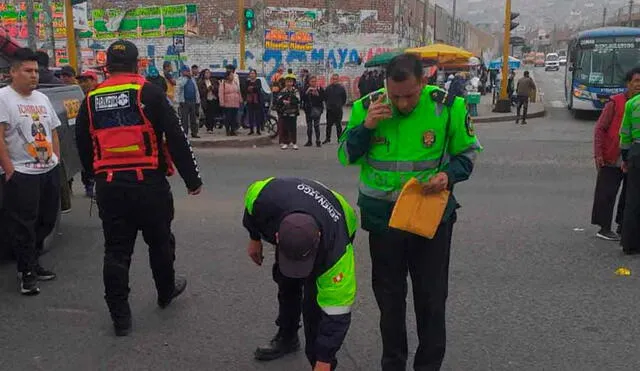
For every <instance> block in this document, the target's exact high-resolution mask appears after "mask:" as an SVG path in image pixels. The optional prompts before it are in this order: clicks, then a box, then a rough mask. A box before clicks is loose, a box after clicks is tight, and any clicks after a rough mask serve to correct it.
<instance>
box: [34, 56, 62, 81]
mask: <svg viewBox="0 0 640 371" xmlns="http://www.w3.org/2000/svg"><path fill="white" fill-rule="evenodd" d="M36 57H37V58H38V75H39V77H38V83H39V84H62V80H60V79H59V78H57V77H56V76H55V75H54V74H53V71H51V70H50V69H49V54H47V53H46V52H43V51H37V52H36Z"/></svg>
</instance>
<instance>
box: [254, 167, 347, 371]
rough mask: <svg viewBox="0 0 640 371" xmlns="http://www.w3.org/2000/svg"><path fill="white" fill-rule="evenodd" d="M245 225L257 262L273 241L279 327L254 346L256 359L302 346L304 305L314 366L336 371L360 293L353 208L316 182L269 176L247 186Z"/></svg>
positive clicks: (307, 348) (307, 349)
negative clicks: (265, 245) (263, 343)
mask: <svg viewBox="0 0 640 371" xmlns="http://www.w3.org/2000/svg"><path fill="white" fill-rule="evenodd" d="M243 224H244V226H245V228H246V229H247V230H248V231H249V236H250V238H251V241H250V242H249V249H248V252H249V256H250V257H251V259H252V260H253V261H254V262H255V263H256V264H258V265H262V260H263V255H262V242H261V241H262V240H263V239H264V240H265V241H267V242H269V243H271V244H273V245H276V262H275V264H274V265H273V280H274V281H275V282H276V283H277V284H278V304H279V314H278V319H277V320H276V325H277V326H278V327H279V330H278V333H277V334H276V336H275V337H274V338H273V340H271V342H270V343H269V345H267V346H264V347H259V348H258V349H257V350H256V353H255V357H256V359H258V360H263V361H267V360H273V359H276V358H279V357H282V356H283V355H285V354H287V353H290V352H293V351H296V350H297V349H298V348H299V346H300V342H299V340H298V328H299V327H300V325H299V321H300V312H301V310H302V314H303V319H304V331H305V339H306V346H305V352H306V355H307V359H308V360H309V362H310V363H311V366H312V367H313V370H315V371H321V370H322V371H324V370H327V371H328V370H333V369H335V368H336V365H337V361H336V352H337V351H338V350H339V349H340V347H341V345H342V342H343V341H344V338H345V336H346V334H347V330H348V328H349V325H350V323H351V305H352V304H353V302H354V299H355V293H356V277H355V269H354V254H353V246H352V242H353V238H354V236H355V232H356V228H357V218H356V214H355V212H354V210H353V208H351V206H349V204H348V203H347V201H346V200H345V199H344V197H342V196H341V195H340V194H338V193H337V192H334V191H331V190H330V189H328V188H327V187H325V186H324V185H322V184H320V183H318V182H315V181H312V180H306V179H299V178H268V179H265V180H261V181H258V182H255V183H253V184H252V185H251V186H250V187H249V189H248V191H247V194H246V197H245V211H244V218H243ZM303 291H304V296H303ZM303 297H304V299H303ZM301 302H302V308H301V305H300V303H301Z"/></svg>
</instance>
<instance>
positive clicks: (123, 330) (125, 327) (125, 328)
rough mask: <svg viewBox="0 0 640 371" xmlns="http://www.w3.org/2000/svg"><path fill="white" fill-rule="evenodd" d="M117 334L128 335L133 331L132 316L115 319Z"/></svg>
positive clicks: (114, 325) (114, 326)
mask: <svg viewBox="0 0 640 371" xmlns="http://www.w3.org/2000/svg"><path fill="white" fill-rule="evenodd" d="M113 330H114V331H115V333H116V336H127V335H129V334H130V333H131V318H127V319H121V320H118V321H113Z"/></svg>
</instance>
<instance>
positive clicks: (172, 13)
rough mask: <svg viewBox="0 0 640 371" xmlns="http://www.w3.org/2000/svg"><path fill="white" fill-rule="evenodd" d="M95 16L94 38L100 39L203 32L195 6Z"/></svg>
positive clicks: (105, 11)
mask: <svg viewBox="0 0 640 371" xmlns="http://www.w3.org/2000/svg"><path fill="white" fill-rule="evenodd" d="M91 15H92V18H93V28H94V30H95V32H94V35H92V36H91V37H94V38H96V39H116V38H139V37H143V38H144V37H163V36H167V37H170V36H174V35H187V36H189V35H197V34H198V32H199V30H198V11H197V6H196V5H195V4H183V5H166V6H146V7H139V8H136V9H131V10H129V11H126V12H125V11H123V10H120V9H94V10H93V11H92V12H91ZM83 36H85V35H83ZM85 37H86V36H85Z"/></svg>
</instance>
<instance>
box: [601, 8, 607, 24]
mask: <svg viewBox="0 0 640 371" xmlns="http://www.w3.org/2000/svg"><path fill="white" fill-rule="evenodd" d="M606 25H607V6H606V5H605V6H604V8H603V9H602V27H604V26H606Z"/></svg>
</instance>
